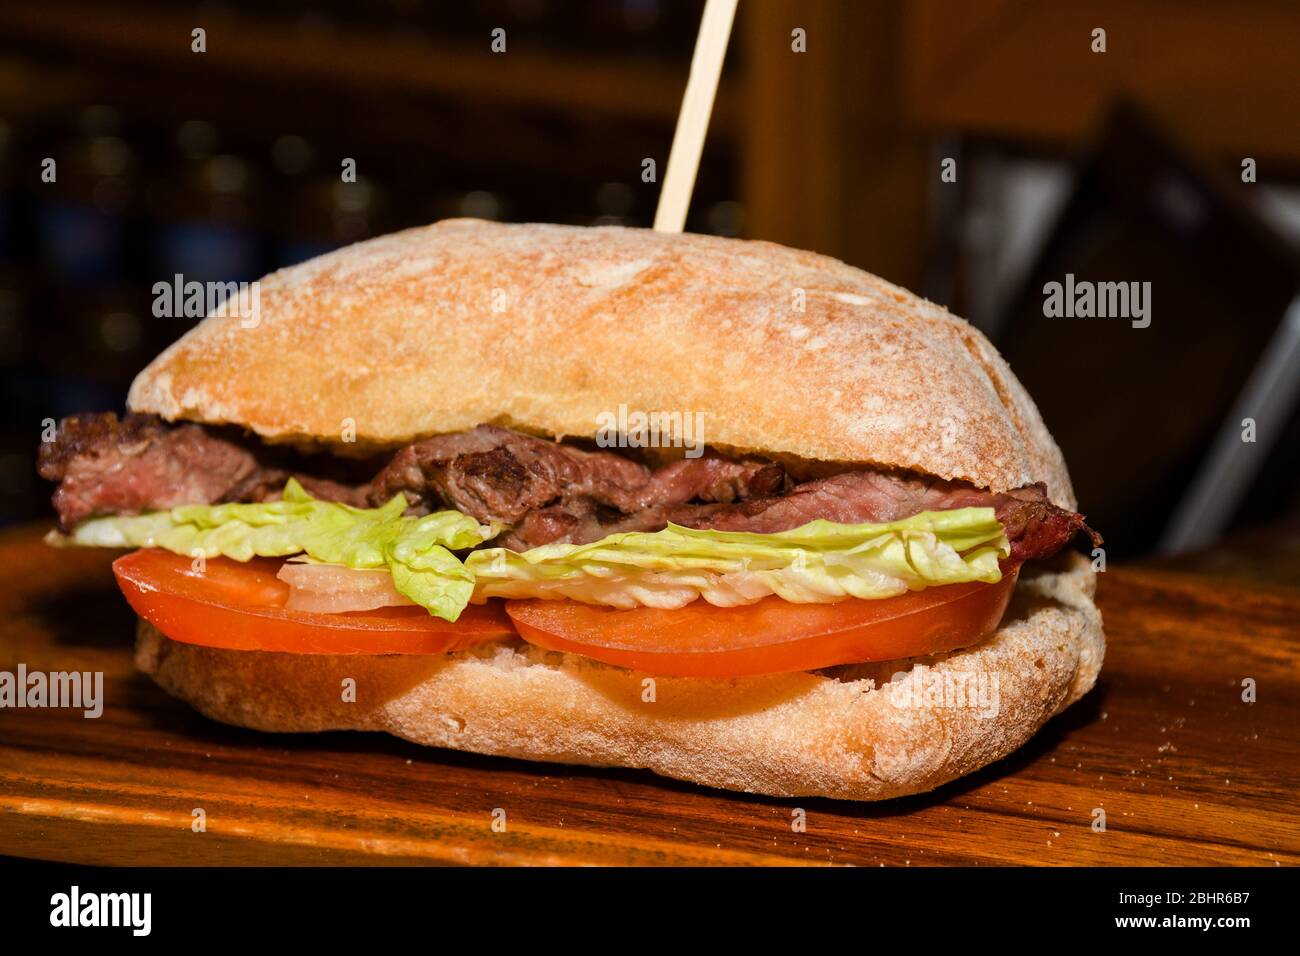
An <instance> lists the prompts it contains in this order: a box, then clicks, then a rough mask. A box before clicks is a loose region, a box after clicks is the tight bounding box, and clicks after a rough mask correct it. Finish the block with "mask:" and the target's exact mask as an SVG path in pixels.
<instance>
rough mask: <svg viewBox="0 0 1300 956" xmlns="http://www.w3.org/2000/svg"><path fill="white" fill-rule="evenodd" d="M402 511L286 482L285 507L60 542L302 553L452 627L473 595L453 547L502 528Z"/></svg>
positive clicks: (96, 529) (101, 523) (159, 522)
mask: <svg viewBox="0 0 1300 956" xmlns="http://www.w3.org/2000/svg"><path fill="white" fill-rule="evenodd" d="M405 510H406V499H405V498H404V497H403V496H402V495H401V494H398V495H396V496H394V497H393V498H392V500H390V501H389V502H388V503H387V504H385V505H383V506H382V507H380V508H353V507H350V506H348V505H343V504H337V503H335V502H330V501H321V500H319V499H317V498H313V497H312V496H311V495H309V494H308V493H307V492H306V491H305V490H304V489H303V487H302V486H301V485H300V484H298V482H296V481H294V480H293V479H290V480H289V482H288V484H286V485H285V488H284V499H283V500H282V501H268V502H264V503H259V504H224V505H183V506H181V507H179V508H172V509H171V510H169V511H158V512H153V513H150V514H143V515H134V516H121V517H106V518H93V519H91V520H89V521H87V522H85V523H83V524H81V525H78V526H77V528H75V529H74V530H73V532H72V534H71V535H69V536H68V537H67V538H66V539H63V543H68V544H74V545H90V546H100V547H112V548H123V547H131V548H165V549H166V550H168V551H174V552H176V553H178V554H185V555H191V556H196V555H198V554H202V555H203V556H205V557H209V558H212V557H218V556H221V557H227V558H234V559H235V560H236V561H247V560H249V559H250V558H252V557H254V556H258V557H267V558H270V557H285V556H288V555H293V554H306V555H308V556H309V557H311V558H314V559H315V560H317V561H324V562H327V563H330V564H341V565H345V566H347V567H349V568H387V569H388V571H389V572H391V573H392V575H393V586H394V587H396V588H397V590H398V591H400V592H401V593H402V594H404V595H406V596H407V597H409V598H410V599H411V600H412V601H414V602H415V603H417V604H419V605H421V606H423V607H425V608H427V609H428V610H429V612H430V613H431V614H434V615H436V616H438V617H441V618H445V619H446V620H448V621H454V620H456V618H458V617H459V616H460V612H461V611H462V610H464V608H465V605H466V604H467V603H469V600H470V596H471V595H472V594H473V591H474V575H473V574H472V573H471V572H470V571H469V570H468V569H467V568H466V567H465V565H464V564H462V563H461V561H460V559H459V558H457V557H456V555H454V554H452V551H458V550H463V549H466V548H472V547H474V546H476V545H478V544H481V543H482V542H484V541H486V540H487V539H488V538H490V537H492V536H494V535H495V534H496V533H497V532H498V531H499V530H500V529H499V528H494V527H486V526H483V525H480V524H479V523H478V522H477V521H475V520H474V519H473V518H471V517H469V516H468V515H464V514H461V513H460V512H459V511H438V512H434V513H433V514H430V515H425V516H424V517H419V518H416V517H407V516H405V515H403V514H402V512H403V511H405Z"/></svg>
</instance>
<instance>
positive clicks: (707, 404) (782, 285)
mask: <svg viewBox="0 0 1300 956" xmlns="http://www.w3.org/2000/svg"><path fill="white" fill-rule="evenodd" d="M259 298H260V303H259V304H260V311H259V315H258V317H257V318H258V321H257V324H256V325H252V322H251V321H242V322H241V320H240V319H239V318H238V317H227V316H224V315H212V316H209V317H208V318H207V319H205V320H204V321H203V322H202V323H200V324H199V325H198V326H197V327H196V328H194V329H192V330H191V331H190V332H189V333H187V334H186V335H185V336H183V337H182V338H181V339H180V340H179V341H178V342H176V343H175V344H173V345H172V346H171V347H170V348H168V349H167V350H166V351H165V352H163V353H162V354H161V355H159V356H158V357H157V358H156V359H154V361H153V362H152V363H150V365H149V367H148V368H146V369H145V370H144V371H143V372H141V373H140V375H139V376H138V377H137V378H136V380H135V382H134V383H133V384H132V386H131V392H130V396H129V398H128V402H127V404H128V406H129V407H130V408H131V409H132V410H134V411H138V412H152V413H156V414H158V415H160V416H162V417H163V418H165V419H169V420H177V419H185V420H190V421H197V422H205V423H209V424H235V425H241V426H243V427H245V428H248V429H251V430H252V431H253V432H255V433H256V434H258V435H259V436H261V437H262V438H263V439H265V440H267V441H272V442H291V443H295V444H311V445H325V446H328V447H330V448H332V449H333V450H334V451H336V452H340V453H344V454H348V453H361V452H374V451H378V450H382V449H387V448H392V447H395V446H399V445H403V444H406V443H409V442H411V441H413V440H416V439H419V438H423V437H427V436H429V435H433V434H438V433H441V432H451V431H459V430H461V429H467V428H472V427H474V426H475V425H478V424H482V423H485V422H492V423H498V424H502V425H507V426H511V427H514V428H519V429H521V430H524V431H529V432H532V433H535V434H543V435H548V436H554V437H557V438H559V437H565V436H572V437H579V436H583V437H588V438H590V437H593V436H594V435H595V433H596V431H597V429H598V428H599V427H600V424H601V417H600V416H602V413H604V414H609V413H614V414H617V412H618V409H619V406H620V405H623V406H626V407H627V409H628V410H629V411H631V412H636V411H642V412H654V411H677V412H682V413H691V414H692V415H693V414H695V413H702V414H703V416H704V417H703V424H704V429H703V439H704V440H705V441H706V442H707V443H708V444H709V445H711V446H713V447H715V448H718V449H721V450H723V451H727V452H732V453H736V452H762V453H765V454H768V455H773V456H777V457H781V458H783V459H785V460H794V461H798V460H803V461H807V462H834V463H842V462H843V463H855V464H859V463H860V464H871V465H878V466H889V467H898V468H907V469H912V470H915V471H920V472H924V473H928V474H931V475H936V476H939V477H941V478H948V479H964V480H966V481H970V482H972V483H974V484H976V485H979V486H981V487H985V488H989V489H991V490H993V491H1005V490H1008V489H1011V488H1017V487H1020V486H1022V485H1026V484H1030V483H1033V482H1036V481H1042V482H1045V483H1046V485H1047V488H1048V494H1049V496H1050V498H1051V500H1052V501H1053V502H1054V503H1056V504H1057V505H1060V506H1061V507H1065V508H1070V509H1073V508H1074V507H1075V502H1074V495H1073V492H1072V490H1071V488H1070V480H1069V475H1068V474H1067V473H1066V470H1065V463H1064V461H1063V460H1062V458H1061V453H1060V450H1059V449H1058V448H1057V447H1056V444H1055V442H1053V441H1052V437H1051V435H1049V434H1048V432H1047V429H1046V427H1045V426H1044V425H1043V421H1042V418H1041V417H1040V415H1039V414H1038V410H1037V409H1036V408H1035V407H1034V404H1033V402H1032V400H1031V399H1030V398H1029V396H1028V395H1027V394H1026V392H1025V390H1024V388H1023V387H1022V386H1021V385H1020V383H1019V382H1018V381H1017V380H1016V378H1015V376H1014V375H1013V374H1012V373H1011V370H1010V368H1009V367H1008V366H1007V364H1006V362H1005V361H1003V359H1002V357H1001V356H999V355H998V353H997V352H996V351H995V350H994V348H993V347H992V346H991V345H990V344H989V342H988V340H987V339H985V337H984V336H983V335H982V334H980V332H979V331H978V330H976V329H975V328H973V327H972V326H970V325H969V324H967V323H966V322H964V321H963V320H961V319H959V318H957V317H955V316H953V315H950V314H949V313H948V312H947V311H946V310H945V309H943V308H941V307H939V306H936V305H933V304H932V303H930V302H927V301H925V300H923V299H920V298H918V297H916V296H914V295H912V294H911V293H909V292H907V291H906V290H904V289H900V288H898V287H897V286H894V285H891V284H890V283H888V282H885V281H884V280H882V279H878V278H876V277H875V276H873V275H870V274H868V273H866V272H862V271H861V270H859V269H855V268H852V267H851V266H848V265H845V264H844V263H842V262H839V261H838V260H835V259H831V258H828V257H826V256H820V255H816V254H814V253H810V252H800V251H797V250H794V249H787V248H785V247H784V246H778V245H774V244H772V243H768V242H747V241H741V240H736V239H720V238H715V237H711V236H699V235H678V234H666V233H657V232H652V231H650V230H645V229H625V228H621V227H613V226H607V227H599V228H583V227H574V226H553V225H502V224H498V223H490V222H480V221H477V220H471V219H454V220H446V221H443V222H439V223H436V224H434V225H432V226H425V227H423V228H418V229H408V230H406V231H405V232H399V233H394V234H392V235H388V236H382V237H380V238H378V239H371V240H369V241H367V242H362V243H358V244H357V245H354V246H349V247H348V248H346V249H340V250H338V251H336V252H332V253H329V254H328V255H324V256H320V257H319V258H316V259H312V260H311V261H310V262H304V263H302V264H301V265H297V266H293V267H291V268H288V269H283V270H281V271H279V272H276V273H274V274H272V275H270V276H268V277H267V278H265V279H263V280H262V281H261V284H260V289H259ZM250 325H252V327H245V326H250ZM353 434H355V442H356V443H355V444H352V443H351V442H352V435H353Z"/></svg>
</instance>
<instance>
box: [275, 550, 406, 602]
mask: <svg viewBox="0 0 1300 956" xmlns="http://www.w3.org/2000/svg"><path fill="white" fill-rule="evenodd" d="M276 577H277V578H279V579H280V580H281V581H283V582H284V583H285V584H287V585H289V600H288V601H287V602H286V603H285V605H284V606H285V608H286V609H288V610H290V611H314V612H319V613H322V614H340V613H342V612H344V611H370V610H373V609H374V608H377V607H399V606H403V605H411V606H414V605H415V602H414V601H412V600H411V599H410V598H408V597H407V596H406V595H404V594H401V593H399V592H398V590H397V589H396V588H395V587H393V576H392V575H391V574H389V573H388V571H387V569H384V568H379V569H374V570H370V569H366V570H358V569H356V568H347V567H343V566H342V565H339V564H304V563H300V562H296V561H286V562H285V563H284V565H283V567H281V568H280V570H279V572H278V573H277V574H276Z"/></svg>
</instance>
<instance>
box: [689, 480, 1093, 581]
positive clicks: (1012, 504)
mask: <svg viewBox="0 0 1300 956" xmlns="http://www.w3.org/2000/svg"><path fill="white" fill-rule="evenodd" d="M955 508H993V509H994V511H995V513H996V514H997V517H998V520H999V521H1000V522H1002V525H1003V527H1004V528H1005V529H1006V532H1007V537H1008V539H1010V541H1011V560H1012V561H1027V560H1030V559H1032V558H1043V557H1048V556H1049V555H1052V554H1055V553H1056V552H1057V551H1059V550H1060V549H1061V548H1062V547H1064V546H1065V544H1066V542H1068V541H1069V540H1070V538H1072V537H1074V535H1075V534H1076V533H1077V532H1079V531H1083V532H1085V533H1087V534H1088V535H1089V536H1091V538H1092V540H1093V542H1094V543H1095V544H1100V543H1101V538H1100V536H1099V535H1098V534H1097V533H1096V532H1095V531H1093V530H1092V529H1091V528H1089V527H1088V526H1087V524H1085V523H1084V520H1083V516H1082V515H1079V514H1075V513H1074V512H1072V511H1066V510H1065V509H1064V508H1058V507H1057V506H1056V505H1054V504H1052V503H1051V502H1050V501H1048V500H1047V489H1046V488H1045V487H1044V486H1043V485H1042V484H1035V485H1028V486H1026V487H1024V488H1019V489H1017V490H1015V491H1011V492H1007V493H1005V494H994V493H993V492H989V491H984V490H982V489H979V488H976V487H974V486H972V485H969V484H966V483H964V482H955V481H942V480H940V479H933V480H927V479H923V478H917V477H911V476H905V475H899V474H894V473H891V472H877V471H853V472H845V473H843V474H839V475H833V476H831V477H829V478H822V479H819V480H817V481H808V482H805V483H803V484H801V485H798V486H796V487H795V488H794V490H793V491H791V492H790V493H789V494H788V495H784V496H781V497H772V498H761V499H756V500H753V501H748V502H744V503H743V504H739V505H736V506H733V507H716V506H714V507H710V506H707V505H706V506H694V507H693V506H686V507H684V508H678V509H673V510H670V511H669V512H668V513H667V514H666V515H665V518H666V519H667V520H669V521H673V522H675V523H677V524H681V525H685V526H686V527H690V528H713V529H716V530H719V531H757V532H762V533H771V532H775V531H789V530H790V529H791V528H797V527H799V526H800V525H803V524H807V523H808V522H809V521H812V520H814V519H816V518H825V519H827V520H829V521H838V522H842V523H844V524H860V523H863V522H883V521H898V520H900V519H902V518H908V517H911V516H912V515H914V514H918V513H920V512H922V511H947V510H950V509H955Z"/></svg>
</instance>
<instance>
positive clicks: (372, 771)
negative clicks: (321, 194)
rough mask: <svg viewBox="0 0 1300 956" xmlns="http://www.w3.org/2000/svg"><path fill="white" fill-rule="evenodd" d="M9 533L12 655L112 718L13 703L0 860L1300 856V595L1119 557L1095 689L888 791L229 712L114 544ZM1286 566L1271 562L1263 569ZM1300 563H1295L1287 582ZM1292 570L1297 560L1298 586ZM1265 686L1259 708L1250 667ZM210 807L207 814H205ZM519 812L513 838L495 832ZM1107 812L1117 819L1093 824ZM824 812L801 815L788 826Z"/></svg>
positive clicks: (1, 782)
mask: <svg viewBox="0 0 1300 956" xmlns="http://www.w3.org/2000/svg"><path fill="white" fill-rule="evenodd" d="M44 530H45V528H43V527H41V528H36V527H28V528H18V529H12V530H9V531H7V532H4V533H0V569H3V570H2V573H3V581H2V582H0V622H3V623H0V635H2V637H0V669H3V670H9V671H14V670H15V669H16V667H17V664H18V663H19V662H23V663H25V664H26V665H27V667H28V669H29V670H44V671H50V670H91V671H95V670H102V671H103V672H104V681H105V683H104V697H105V708H104V712H103V716H102V717H100V718H99V719H93V720H92V719H86V718H84V717H83V716H82V714H81V712H80V711H73V710H12V709H10V710H0V853H3V854H9V855H15V856H24V857H33V858H39V859H45V860H61V861H71V862H80V863H92V864H106V863H128V864H142V863H149V864H305V863H473V864H493V863H542V864H551V863H559V864H587V863H594V864H792V863H793V864H804V863H808V864H826V863H833V864H847V863H853V864H860V865H870V866H875V865H890V866H907V865H911V866H920V865H928V864H997V863H1003V864H1012V863H1016V864H1111V865H1137V864H1211V865H1214V864H1255V865H1265V866H1271V865H1283V864H1291V865H1294V864H1297V863H1300V799H1298V798H1297V793H1300V760H1298V759H1297V755H1298V754H1300V633H1298V631H1300V588H1294V587H1290V586H1288V585H1287V584H1286V583H1284V581H1279V580H1268V577H1269V576H1268V575H1255V576H1252V575H1251V574H1250V573H1249V572H1248V571H1246V570H1243V569H1242V568H1240V567H1235V566H1231V565H1230V564H1226V565H1222V566H1215V567H1213V568H1212V569H1210V570H1206V569H1205V568H1203V567H1202V568H1196V567H1192V568H1177V567H1165V568H1155V567H1132V568H1113V569H1111V570H1110V571H1108V572H1107V573H1105V574H1103V575H1102V576H1101V586H1100V595H1099V600H1098V603H1099V604H1100V606H1101V608H1102V611H1103V613H1104V615H1105V618H1106V634H1107V639H1108V643H1109V647H1108V650H1107V655H1106V666H1105V669H1104V671H1103V672H1102V678H1101V681H1100V683H1099V685H1098V687H1097V688H1096V689H1095V690H1094V691H1093V692H1092V693H1091V694H1089V695H1088V697H1086V698H1085V699H1084V700H1083V701H1082V702H1080V703H1079V704H1076V705H1075V706H1074V707H1073V708H1071V709H1070V710H1069V711H1067V712H1066V713H1065V714H1064V715H1062V716H1060V717H1058V718H1056V719H1055V720H1053V721H1052V722H1051V723H1050V724H1048V726H1047V727H1045V728H1044V729H1043V730H1042V731H1041V732H1040V733H1039V734H1038V735H1037V736H1036V737H1035V738H1034V739H1033V740H1032V741H1031V742H1030V743H1029V744H1028V745H1027V746H1026V747H1024V748H1023V749H1022V750H1021V751H1020V752H1018V753H1016V754H1014V755H1012V756H1011V757H1009V758H1008V759H1006V760H1004V761H1001V762H1000V763H998V764H996V765H994V766H992V767H989V768H986V769H985V770H983V771H981V772H979V773H977V774H975V775H973V776H971V777H968V778H966V779H964V780H959V781H956V782H955V783H952V784H949V785H948V786H946V787H943V788H941V789H940V790H938V791H935V792H934V793H931V794H927V795H924V796H919V797H911V798H907V799H903V800H896V801H891V802H887V803H883V804H853V803H842V802H837V801H831V800H821V799H770V798H766V797H750V796H743V795H738V794H729V793H722V792H716V791H710V790H704V789H701V788H699V787H695V786H691V785H688V784H682V783H676V782H673V781H668V780H663V779H660V778H658V777H655V776H653V775H652V774H650V773H648V772H644V771H631V770H612V771H611V770H594V769H587V768H570V767H562V766H552V765H542V764H529V763H523V762H519V761H514V760H506V759H500V758H488V757H478V756H475V755H467V754H458V753H452V752H446V751H436V750H428V749H424V748H421V747H417V746H415V745H412V744H407V743H405V742H403V741H399V740H395V739H392V738H389V737H386V736H382V735H378V734H347V733H330V734H322V735H299V736H288V735H283V736H282V735H266V734H259V733H255V732H253V731H247V730H240V729H236V728H232V727H226V726H222V725H219V724H216V723H212V722H210V721H208V720H206V719H204V718H203V717H201V716H199V715H198V714H196V713H194V712H193V711H191V710H190V708H189V707H187V706H186V705H184V704H182V703H180V702H178V701H175V700H173V699H171V698H170V697H168V696H167V695H166V694H165V693H164V692H163V691H162V690H160V689H159V688H158V687H156V686H155V685H154V684H153V683H152V682H151V681H150V680H149V679H148V678H146V677H144V676H143V675H140V674H137V673H136V672H135V671H134V670H133V668H132V664H131V645H132V635H133V630H134V617H133V615H132V614H131V613H130V611H129V610H128V609H127V607H126V604H125V603H124V602H123V601H122V599H121V598H120V596H119V595H118V593H117V590H116V588H115V587H114V585H113V583H112V577H111V574H110V573H109V561H110V560H111V558H112V557H113V555H112V554H108V553H104V552H96V551H58V552H56V551H53V550H51V549H48V548H46V547H44V546H43V545H42V544H41V543H40V538H41V535H42V533H43V532H44ZM1270 567H1274V565H1270ZM1284 577H1285V576H1284ZM1290 580H1291V581H1294V580H1295V579H1294V578H1290ZM1244 678H1253V679H1254V681H1255V682H1256V684H1255V686H1256V689H1257V695H1258V699H1257V702H1256V703H1245V702H1243V700H1242V686H1241V685H1242V680H1243V679H1244ZM196 808H201V809H202V810H203V811H204V813H205V815H206V824H207V826H206V832H202V833H195V832H193V830H192V827H191V821H192V820H193V815H192V814H193V811H194V810H195V809H196ZM498 808H500V809H503V810H504V811H505V813H506V829H505V832H495V831H494V830H493V827H492V822H493V811H494V810H496V809H498ZM1094 808H1102V809H1104V811H1105V814H1106V829H1105V832H1095V831H1094V829H1093V826H1092V823H1093V819H1094ZM798 809H802V810H803V811H805V813H806V830H805V831H804V832H797V831H796V829H795V828H793V827H792V821H793V819H794V817H795V815H796V814H795V811H796V810H798Z"/></svg>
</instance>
